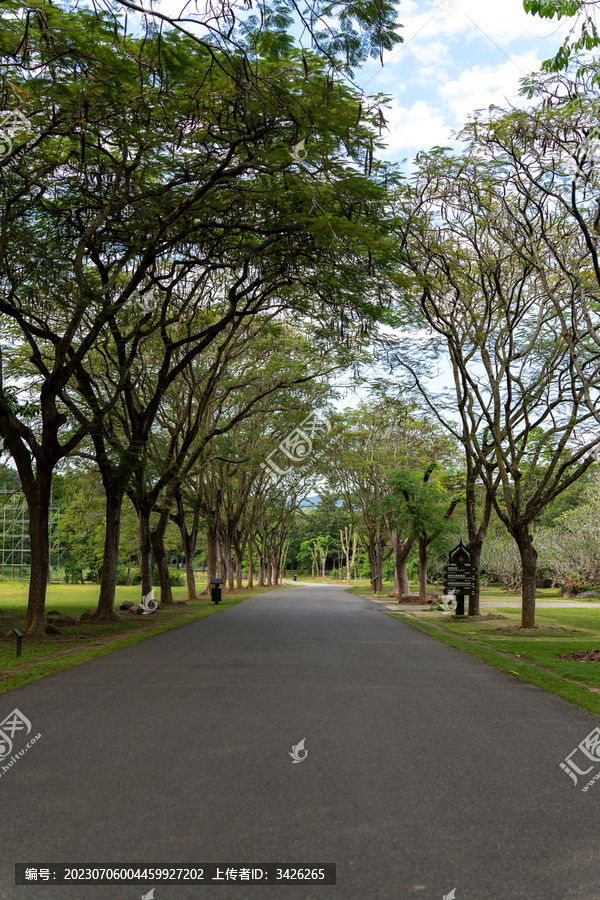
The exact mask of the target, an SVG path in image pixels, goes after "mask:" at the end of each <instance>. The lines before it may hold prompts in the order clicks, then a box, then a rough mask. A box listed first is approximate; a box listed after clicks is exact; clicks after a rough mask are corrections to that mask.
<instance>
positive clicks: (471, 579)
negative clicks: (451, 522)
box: [444, 541, 475, 616]
mask: <svg viewBox="0 0 600 900" xmlns="http://www.w3.org/2000/svg"><path fill="white" fill-rule="evenodd" d="M474 587H475V570H474V567H473V566H472V564H471V554H470V553H469V551H468V550H467V548H466V547H465V546H464V545H463V542H462V541H461V542H460V543H459V545H458V546H457V547H455V548H454V550H451V551H450V554H449V556H448V565H447V566H444V590H445V592H446V593H447V594H449V593H451V592H452V593H454V594H456V615H457V616H464V614H465V594H469V593H470V592H471V591H472V590H473V588H474Z"/></svg>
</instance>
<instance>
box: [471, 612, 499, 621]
mask: <svg viewBox="0 0 600 900" xmlns="http://www.w3.org/2000/svg"><path fill="white" fill-rule="evenodd" d="M469 618H470V619H481V620H483V619H508V616H499V615H496V614H495V613H488V614H487V616H481V615H479V616H469Z"/></svg>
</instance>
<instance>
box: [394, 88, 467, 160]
mask: <svg viewBox="0 0 600 900" xmlns="http://www.w3.org/2000/svg"><path fill="white" fill-rule="evenodd" d="M385 117H386V119H387V121H388V129H389V130H388V131H386V132H384V135H383V140H385V142H386V144H387V151H386V153H385V154H384V155H385V156H387V157H388V158H389V157H390V156H402V155H403V154H404V155H406V156H407V157H409V158H412V157H413V156H414V155H415V153H416V152H417V151H418V150H428V149H429V148H430V147H433V146H434V145H436V144H441V145H442V146H447V145H448V144H450V140H449V138H450V131H451V128H452V126H451V125H448V123H447V121H446V120H445V118H444V113H443V112H442V111H441V110H436V109H434V108H433V107H431V106H430V105H429V103H427V102H426V101H424V100H417V101H416V102H415V103H413V105H412V106H410V107H407V106H400V104H399V103H398V102H397V101H396V100H394V101H393V103H392V104H391V106H390V107H389V108H388V109H387V110H386V113H385Z"/></svg>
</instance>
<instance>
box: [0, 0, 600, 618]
mask: <svg viewBox="0 0 600 900" xmlns="http://www.w3.org/2000/svg"><path fill="white" fill-rule="evenodd" d="M5 5H6V9H7V11H8V14H7V15H6V16H5V17H4V18H3V19H2V20H0V39H1V40H2V45H3V47H4V48H5V50H4V52H5V57H4V60H3V65H4V71H3V82H2V88H1V90H0V92H1V93H2V103H3V105H4V106H5V107H9V106H10V104H11V103H14V98H15V97H16V98H17V100H18V102H19V104H21V105H22V107H23V109H26V111H27V116H28V118H29V120H30V122H31V123H32V125H33V127H34V131H35V134H34V137H33V138H31V139H29V135H26V136H21V137H19V135H18V134H17V135H16V137H17V139H16V140H15V141H14V146H12V148H11V150H10V152H9V153H8V154H7V155H6V156H5V157H4V158H3V159H2V161H1V163H0V189H1V191H2V199H3V205H2V210H1V216H2V218H1V225H2V227H1V228H0V276H1V277H0V317H1V320H2V343H1V358H0V364H1V370H0V436H1V437H2V439H3V442H4V445H5V447H6V449H7V452H8V453H9V454H10V457H11V458H12V465H14V466H15V467H16V470H17V472H18V476H19V479H20V485H21V489H22V491H23V493H24V495H25V498H26V500H27V504H28V509H29V517H30V541H31V553H32V568H31V579H30V593H29V604H28V612H27V624H26V629H27V632H28V633H30V634H41V633H43V632H44V628H45V615H44V603H45V590H46V579H47V572H48V549H49V548H48V509H49V501H50V493H51V489H52V479H53V475H54V474H55V473H56V472H57V471H59V469H60V467H61V466H63V467H64V464H65V461H68V463H69V466H74V467H75V468H76V469H77V470H83V469H86V468H87V470H88V471H93V472H96V473H99V476H100V478H101V481H102V488H103V493H104V502H105V512H104V516H103V519H102V527H103V530H104V542H103V550H102V564H101V585H100V596H99V603H98V610H97V613H96V618H97V619H110V618H112V617H114V616H115V611H114V598H115V585H116V579H117V570H118V563H119V553H120V547H121V526H122V517H123V504H124V500H125V498H128V502H130V503H131V506H132V508H133V510H134V511H135V515H136V519H137V523H136V527H137V530H138V543H139V555H140V568H141V578H142V591H143V592H144V593H147V592H149V590H150V589H151V578H152V576H151V572H152V558H154V559H155V561H156V563H157V566H158V571H159V575H160V583H161V589H162V592H163V602H169V600H170V582H169V577H168V567H167V564H166V558H167V551H166V546H165V537H166V534H167V529H168V528H169V527H170V524H171V525H175V526H176V527H177V528H178V529H179V532H180V536H181V541H182V544H183V548H184V555H185V558H186V570H187V573H188V589H189V592H190V596H193V594H194V591H195V588H194V585H193V573H192V569H193V559H194V551H195V548H196V545H197V539H198V533H199V529H200V527H201V526H202V527H203V528H204V529H205V530H206V540H207V554H208V567H209V574H211V575H212V574H214V572H215V571H216V567H217V564H218V560H219V558H220V559H221V562H222V566H223V567H224V569H225V570H226V573H227V580H228V583H229V584H233V583H234V582H235V581H237V582H238V583H239V573H240V571H241V564H242V560H243V558H244V554H248V547H252V548H253V550H256V553H257V554H258V558H259V566H260V570H261V577H263V578H264V577H265V574H264V573H265V572H266V571H267V570H268V572H269V573H270V577H271V579H276V578H277V577H278V571H279V568H280V566H281V562H282V560H283V557H284V553H285V549H286V542H287V540H288V533H289V529H290V523H291V520H292V515H293V511H294V509H296V508H297V506H298V504H299V502H300V500H301V498H302V497H303V496H304V495H305V493H306V485H305V484H304V483H302V481H301V480H300V479H298V477H297V474H294V473H295V472H296V470H290V471H291V474H285V473H283V474H281V471H280V469H276V470H275V471H277V472H278V473H280V474H281V477H278V478H276V479H273V477H272V475H270V474H269V472H268V468H269V467H268V466H267V467H265V462H264V461H265V459H266V458H267V457H269V454H271V453H272V452H273V451H274V450H276V449H277V448H281V447H283V448H284V449H283V450H282V451H281V452H282V453H284V455H287V457H288V459H289V458H291V459H292V460H298V459H299V458H300V457H301V456H302V455H304V456H306V455H308V452H309V445H310V449H312V439H313V437H314V438H315V445H316V446H317V447H318V436H317V434H316V431H317V430H318V429H317V427H316V425H315V426H314V427H313V428H312V432H311V434H310V435H309V436H308V437H307V436H306V433H305V432H302V431H298V430H297V429H298V427H299V425H300V423H301V422H304V420H305V419H306V417H307V415H308V414H310V413H311V412H313V413H314V412H316V411H317V410H322V415H323V416H325V417H328V421H329V420H331V422H332V423H333V424H332V427H331V431H330V433H328V436H327V452H326V454H323V459H322V460H321V459H320V458H319V454H318V452H317V453H315V454H314V457H311V473H312V475H313V477H317V476H318V477H320V478H322V479H323V478H327V479H328V480H329V483H330V486H331V489H332V490H333V491H334V492H335V493H337V494H339V495H340V496H341V497H342V498H343V499H344V502H345V504H346V507H347V509H348V513H349V517H350V521H349V522H348V523H346V527H349V526H350V525H351V526H352V528H353V532H352V540H354V536H355V535H356V539H357V541H360V543H361V546H362V550H363V552H364V553H365V554H366V556H367V558H368V560H369V566H370V571H371V577H372V579H373V583H374V584H375V586H376V587H377V588H378V589H381V587H382V575H383V565H384V563H385V561H386V557H387V556H389V555H391V556H393V560H394V572H395V590H394V593H398V594H401V593H404V592H405V591H406V590H407V589H408V583H407V577H406V561H407V559H408V554H409V553H410V551H411V549H412V548H413V547H414V548H415V549H416V550H417V551H418V555H419V560H420V573H421V574H420V592H421V594H423V592H424V590H425V588H426V571H427V554H428V548H430V547H431V546H433V545H434V544H435V542H436V541H437V540H438V539H440V538H442V537H443V536H444V535H445V534H448V533H451V532H452V530H453V529H454V528H455V525H454V524H453V523H454V520H455V514H456V511H457V509H459V508H461V506H462V504H463V503H464V509H465V516H466V527H467V533H468V546H469V549H470V550H471V553H472V556H473V559H474V562H475V563H476V564H478V563H479V561H480V559H481V553H482V548H483V545H484V540H485V536H486V532H487V529H488V527H489V523H490V518H491V516H492V514H493V515H494V516H495V517H496V518H497V519H498V520H499V521H500V522H502V523H503V525H504V526H505V528H506V530H507V532H508V533H509V534H510V535H511V537H512V538H513V539H514V541H515V543H516V546H517V548H518V551H519V555H520V560H521V566H522V573H523V577H522V583H523V625H524V626H525V627H531V626H533V624H534V623H535V585H536V568H537V551H536V549H535V547H534V545H533V542H532V529H533V528H534V527H535V523H536V522H537V521H538V520H539V518H540V516H542V515H543V513H544V510H546V509H547V508H548V506H549V505H550V504H551V503H553V502H554V501H555V500H556V499H557V498H558V497H559V496H561V495H562V494H563V493H564V492H565V491H567V490H569V489H570V487H571V486H572V485H574V484H575V483H576V482H577V481H578V480H579V479H581V478H582V477H583V476H585V475H586V473H587V472H588V470H589V468H590V466H591V465H592V464H593V462H594V456H593V453H594V451H595V448H596V447H597V445H598V444H600V429H599V428H598V425H599V423H600V409H599V407H598V400H599V394H598V385H599V383H600V378H599V376H600V372H599V369H598V367H599V365H600V354H599V353H598V349H599V347H600V327H599V326H600V323H599V322H598V310H599V308H600V307H599V304H598V301H599V299H600V298H599V297H598V291H599V289H600V262H599V261H598V252H597V239H598V229H599V225H598V223H599V221H600V219H599V216H600V206H599V202H598V198H599V196H600V195H599V190H600V180H599V175H598V168H597V165H596V158H595V154H594V144H593V139H592V138H593V134H594V131H593V130H594V127H595V125H596V123H597V121H598V117H597V115H596V107H595V102H596V100H595V84H596V82H597V79H598V69H597V66H596V64H595V63H594V62H593V60H592V61H591V62H589V63H588V64H586V66H585V67H583V68H581V69H580V70H579V71H577V72H576V73H575V74H571V73H570V72H562V71H558V73H557V74H551V75H541V76H535V77H532V78H530V79H528V80H527V81H526V82H525V85H524V90H525V92H526V94H527V96H528V97H529V99H530V101H533V102H532V105H531V106H530V107H527V108H523V109H516V110H509V111H506V110H498V109H492V110H491V111H489V112H487V113H486V114H485V115H480V116H476V117H475V118H474V119H473V121H472V122H470V123H469V124H468V125H467V126H466V128H465V130H464V132H463V135H462V137H463V139H464V141H465V150H464V152H462V153H458V154H457V153H454V154H453V153H450V152H449V151H447V150H444V149H441V148H437V149H434V150H433V151H432V152H430V153H428V154H421V155H420V156H419V158H418V159H417V170H416V174H415V176H414V178H412V179H411V180H410V181H409V182H407V183H404V182H403V181H402V179H401V178H400V176H399V173H398V171H397V170H396V169H395V168H394V167H393V166H391V165H389V164H387V163H384V162H380V161H378V160H377V158H376V156H375V151H377V149H379V148H381V147H382V143H381V130H382V127H383V126H384V124H385V119H384V113H383V107H384V104H385V98H382V97H375V98H365V97H363V96H361V95H360V94H359V93H358V92H357V90H356V89H355V88H354V87H353V86H352V83H351V81H350V80H349V76H350V75H351V70H352V66H356V65H357V64H360V62H361V60H363V59H365V58H366V57H367V56H368V55H369V54H370V55H373V54H376V53H381V52H382V50H383V49H385V48H387V49H389V48H391V47H392V46H393V45H394V43H395V42H396V41H397V40H398V37H397V35H396V34H395V30H394V29H395V22H394V19H393V11H392V7H391V5H389V4H387V3H381V4H378V5H376V7H373V6H372V5H371V4H368V3H365V4H360V3H359V4H354V5H353V6H352V8H346V7H342V8H341V10H340V15H339V19H338V20H337V22H336V21H333V22H332V21H331V18H330V17H331V13H332V12H333V10H332V9H331V7H330V5H329V4H327V5H323V6H322V7H321V6H320V5H319V4H315V5H314V6H313V8H312V11H311V14H310V15H309V17H308V20H307V22H306V23H305V24H306V26H307V28H308V31H309V32H310V35H311V39H312V43H313V49H312V50H309V49H308V48H304V47H302V46H300V45H298V44H297V43H295V42H294V40H293V39H292V37H291V34H292V32H293V28H294V20H293V14H294V13H293V11H294V10H295V6H294V5H293V3H291V2H290V4H289V6H287V5H285V4H277V3H276V4H274V5H273V6H269V5H268V4H266V5H264V7H262V8H261V11H262V14H263V15H262V16H261V18H260V19H259V18H258V17H254V16H253V15H252V14H251V12H250V11H248V13H247V14H243V13H240V12H239V11H236V12H234V11H233V10H231V9H229V8H227V9H225V8H223V9H220V10H213V11H207V13H206V16H205V17H204V19H202V20H201V21H200V20H199V21H198V22H197V23H196V24H197V25H198V26H199V28H198V29H196V28H193V29H191V30H190V29H189V28H187V27H186V26H185V24H184V23H183V20H182V19H179V18H178V17H176V16H175V17H171V18H170V19H168V18H166V17H164V16H162V14H158V13H152V14H151V13H145V14H144V15H143V16H142V17H141V18H136V17H135V16H134V19H133V22H134V25H133V30H131V29H130V25H131V22H130V23H129V24H128V19H127V16H125V17H123V16H121V15H120V14H119V13H120V12H123V11H124V10H126V9H129V10H135V9H137V7H136V5H135V4H130V3H127V2H123V3H119V4H116V5H114V7H111V9H110V10H104V9H103V8H101V7H95V6H93V5H92V7H90V8H89V9H74V10H70V9H66V8H63V7H61V6H60V5H54V4H50V3H42V4H39V3H37V2H36V3H35V4H34V3H32V4H31V5H28V4H27V3H19V2H17V0H9V2H8V3H7V4H5ZM529 5H530V6H531V9H532V11H533V12H538V13H540V14H546V13H547V12H548V9H547V7H548V4H544V3H541V4H533V5H532V4H529ZM567 5H569V4H568V3H567ZM592 5H593V4H592ZM534 6H535V8H534ZM571 6H573V4H571ZM575 6H576V7H577V9H579V8H580V7H582V6H585V4H580V3H577V4H575ZM561 10H562V6H561ZM572 11H576V10H572ZM322 26H325V27H324V30H320V29H322ZM128 29H129V30H128ZM555 68H557V66H555ZM17 130H18V129H17ZM13 136H14V135H13ZM300 146H302V153H301V154H300V153H298V147H300ZM380 323H384V324H386V325H388V326H390V325H391V326H394V325H398V324H401V325H402V326H404V327H406V328H409V329H410V328H412V329H414V328H415V327H418V326H422V327H424V328H425V329H426V332H427V334H428V337H425V338H424V339H423V340H415V338H414V336H413V337H411V338H410V339H409V340H407V339H405V338H402V337H395V338H394V337H388V338H387V339H384V338H383V337H377V327H378V325H379V324H380ZM388 333H389V332H388ZM367 350H370V351H371V354H370V355H371V356H375V357H376V360H377V362H378V363H379V364H380V365H385V366H387V367H388V371H389V373H390V375H392V376H393V377H391V378H390V377H389V376H388V375H386V377H385V378H383V377H382V378H380V379H379V380H377V379H375V380H374V382H373V387H374V389H375V391H376V397H377V402H376V403H375V404H373V408H372V409H371V408H370V407H369V406H368V405H365V407H364V408H362V409H359V410H358V411H356V412H355V413H354V414H353V413H350V414H348V415H346V416H345V417H339V416H338V417H337V419H336V417H334V416H332V413H331V408H330V406H328V404H329V403H330V402H331V401H332V400H333V399H334V395H333V393H332V390H331V387H330V382H331V380H332V378H333V376H334V373H339V372H341V371H347V370H348V368H349V367H351V366H353V367H354V369H355V374H358V371H359V369H360V368H361V365H362V364H364V362H365V361H366V358H367V353H366V351H367ZM442 356H443V357H444V359H445V360H447V361H448V364H449V367H450V369H449V371H450V373H451V375H450V384H451V386H449V388H448V389H447V390H446V391H443V392H438V393H437V394H434V393H433V392H432V391H431V387H430V384H429V381H428V378H429V376H430V374H431V369H432V365H434V364H435V360H436V359H440V358H441V357H442ZM424 409H425V410H426V411H427V412H426V413H425V414H424V413H423V410H424ZM419 410H420V411H419ZM327 431H328V432H329V425H328V427H327ZM303 434H304V437H303V436H302V435H303ZM303 441H304V444H303ZM302 447H304V448H305V450H304V454H302V453H300V449H301V448H302ZM272 471H273V470H272V469H271V472H272ZM340 530H341V529H340ZM344 534H346V537H345V540H346V541H347V542H348V541H349V540H350V533H349V532H348V533H344ZM340 540H341V537H340ZM129 543H131V542H129ZM305 550H307V551H308V552H312V551H311V549H310V546H309V547H306V548H305ZM314 550H315V553H316V554H317V555H316V557H315V565H317V564H319V560H320V561H321V564H322V554H321V556H319V553H320V552H321V551H320V550H319V548H318V546H317V547H316V548H314ZM321 550H322V548H321ZM253 558H254V555H253V553H250V555H249V558H248V561H249V563H251V561H252V559H253ZM266 577H268V576H266ZM469 608H470V612H471V613H476V612H477V610H478V588H477V589H476V590H475V591H474V593H473V595H472V597H471V600H470V604H469Z"/></svg>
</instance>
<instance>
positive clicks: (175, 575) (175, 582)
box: [117, 564, 185, 587]
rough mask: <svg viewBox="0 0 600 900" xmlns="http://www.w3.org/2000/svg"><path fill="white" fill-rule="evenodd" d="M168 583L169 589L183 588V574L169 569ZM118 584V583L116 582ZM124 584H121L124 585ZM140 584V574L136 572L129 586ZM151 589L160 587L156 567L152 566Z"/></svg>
mask: <svg viewBox="0 0 600 900" xmlns="http://www.w3.org/2000/svg"><path fill="white" fill-rule="evenodd" d="M169 581H170V582H171V587H183V585H184V584H185V580H184V576H183V573H182V572H180V571H179V570H178V569H169ZM117 583H118V582H117ZM124 583H125V582H123V584H124ZM141 583H142V573H141V572H136V573H135V575H134V576H133V578H132V579H131V584H133V585H138V584H141ZM152 587H160V580H159V577H158V566H157V565H156V564H154V565H153V566H152Z"/></svg>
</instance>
